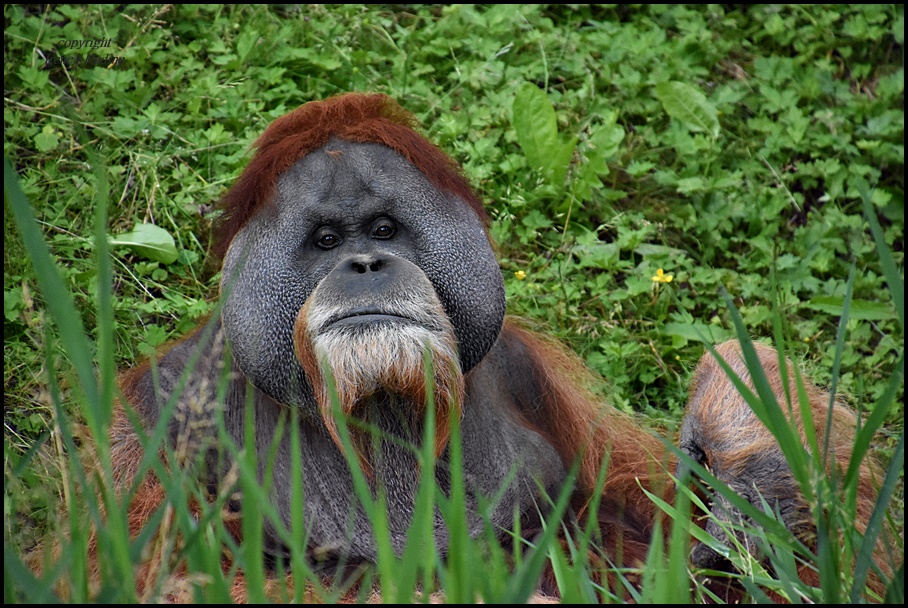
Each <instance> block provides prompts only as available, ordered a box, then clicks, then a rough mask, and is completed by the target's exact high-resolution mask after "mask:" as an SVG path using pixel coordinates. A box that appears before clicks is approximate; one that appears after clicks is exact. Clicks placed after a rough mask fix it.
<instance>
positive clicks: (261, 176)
mask: <svg viewBox="0 0 908 608" xmlns="http://www.w3.org/2000/svg"><path fill="white" fill-rule="evenodd" d="M414 125H415V119H414V117H413V115H412V114H410V113H408V112H406V111H405V110H403V109H402V108H400V107H399V106H398V105H397V104H396V103H395V102H394V101H393V100H391V99H390V98H389V97H387V96H385V95H362V94H347V95H340V96H337V97H333V98H331V99H328V100H325V101H322V102H312V103H308V104H305V105H303V106H301V107H300V108H298V109H297V110H295V111H293V112H291V113H290V114H288V115H286V116H284V117H282V118H279V119H277V120H276V121H275V122H274V123H272V124H271V126H269V127H268V128H267V129H266V131H265V132H264V133H263V135H262V136H261V137H260V138H259V139H258V140H257V142H256V143H255V147H256V149H257V150H256V153H255V155H254V157H253V159H252V161H251V162H250V163H249V165H248V167H247V168H246V169H245V171H244V172H243V174H242V175H241V177H240V178H239V180H238V181H237V182H236V184H235V185H234V186H233V188H231V189H230V191H229V192H228V193H227V194H226V195H225V197H224V200H223V208H224V216H223V218H222V220H221V224H220V227H219V240H218V242H217V243H216V244H215V252H216V253H218V254H220V255H223V253H224V252H225V251H226V249H227V247H228V246H229V244H230V242H231V240H232V239H233V237H234V236H235V235H236V234H237V232H238V231H239V230H240V229H241V228H242V227H243V226H244V225H245V224H246V222H247V221H248V220H249V219H250V218H251V217H252V216H253V215H254V214H255V213H257V212H258V211H259V210H260V209H261V208H262V206H264V205H266V204H268V202H269V201H270V200H271V199H272V198H273V195H274V190H275V186H276V182H277V179H278V177H279V176H280V175H281V174H282V173H283V172H284V171H286V170H287V169H289V168H290V167H291V166H292V165H293V164H294V163H296V162H297V161H298V160H300V159H301V158H303V157H305V156H306V155H307V154H309V153H310V152H312V151H314V150H316V149H318V148H320V147H322V146H324V145H325V144H326V143H327V142H328V140H329V139H330V138H331V137H339V138H342V139H345V140H348V141H353V142H372V143H377V144H381V145H384V146H387V147H389V148H391V149H393V150H395V151H397V152H398V153H400V154H401V155H402V156H404V157H405V158H406V159H407V160H408V161H409V162H410V163H412V164H413V165H414V166H415V167H417V168H418V169H419V170H420V171H421V172H422V173H423V174H424V175H425V176H426V177H427V178H428V179H429V180H430V181H431V183H432V184H433V185H435V187H437V188H438V189H440V190H442V191H444V192H448V193H450V194H452V195H455V196H456V197H458V198H459V199H461V200H463V201H464V202H465V203H466V204H467V205H469V206H470V207H471V208H472V209H473V210H474V211H475V212H476V213H477V215H478V216H479V217H480V218H481V219H482V220H483V221H484V222H487V220H488V216H487V215H486V212H485V211H484V209H483V206H482V203H481V202H480V200H479V199H478V197H477V196H476V195H475V194H474V193H473V192H472V190H471V188H470V186H469V184H468V182H467V180H466V179H465V178H464V177H463V176H462V175H461V173H460V170H459V168H458V166H457V165H456V164H455V163H454V162H453V161H452V160H451V159H450V158H449V157H447V156H446V155H445V154H444V153H443V152H442V151H441V150H439V149H438V148H437V147H435V146H434V145H433V144H431V143H430V142H428V141H427V140H426V139H425V138H423V137H422V136H420V135H419V134H418V133H417V132H416V131H414V130H413V127H414ZM301 332H302V329H301V328H299V327H298V328H296V335H295V341H296V342H297V345H298V346H299V345H300V344H302V343H303V342H304V335H303V333H301ZM502 339H513V340H516V341H518V342H519V343H521V344H523V345H524V346H525V347H526V349H527V353H528V361H526V362H523V361H521V362H520V363H521V364H526V365H529V366H530V374H529V376H530V377H531V378H532V379H533V380H534V381H535V382H538V384H539V386H540V394H539V395H536V396H534V398H538V400H539V403H537V404H535V405H537V406H538V407H537V408H536V409H535V411H534V412H524V413H523V416H524V417H525V418H526V423H527V424H528V425H529V426H532V427H533V428H534V429H536V430H538V431H539V432H540V433H542V434H543V435H544V436H546V437H547V438H548V439H549V440H550V441H551V443H552V445H553V446H554V447H555V449H556V450H557V452H558V453H559V455H560V456H561V458H562V460H563V461H564V462H565V463H566V464H568V465H570V464H571V463H572V462H573V461H574V459H575V458H580V461H581V466H580V472H579V480H578V490H579V492H578V494H577V495H578V497H579V499H578V500H579V502H577V503H575V505H574V506H575V509H576V510H577V511H578V512H579V513H580V514H583V512H584V511H585V510H586V501H587V500H588V498H589V497H590V496H591V493H592V491H593V490H594V489H595V485H596V479H597V476H598V473H599V470H600V467H601V466H602V462H603V460H604V459H606V458H607V459H608V476H607V479H606V483H605V488H604V492H603V502H602V507H601V508H600V509H599V512H598V513H596V514H594V515H593V516H594V517H597V518H598V519H599V520H600V521H601V522H602V523H603V524H604V526H603V529H604V530H606V531H607V533H606V536H605V538H603V539H602V540H603V543H604V545H605V546H606V548H607V549H608V550H609V552H610V556H611V557H612V558H617V561H618V563H620V564H625V565H627V566H634V565H637V564H639V563H640V562H642V561H643V560H644V559H645V557H646V552H647V550H648V546H649V531H650V529H651V527H652V526H653V524H654V522H655V521H656V520H657V518H658V517H659V516H660V514H659V512H658V511H657V509H656V507H655V506H654V504H653V503H652V502H651V501H650V500H649V498H648V497H647V496H646V495H645V493H644V492H643V489H642V488H645V489H647V490H649V491H651V492H653V493H655V494H657V495H660V496H662V497H664V498H665V499H666V500H671V499H672V495H673V488H672V487H671V485H670V484H668V483H667V479H668V477H667V475H666V473H665V471H666V469H667V468H669V467H670V468H671V469H673V468H674V467H673V464H672V463H669V462H667V460H668V458H667V455H666V450H665V448H664V445H663V443H662V441H661V440H660V439H658V438H657V437H655V436H654V435H652V434H650V433H649V432H647V431H645V430H644V429H642V428H641V427H640V426H639V425H637V424H636V423H635V421H634V420H633V419H632V418H630V417H629V416H626V415H623V414H621V413H619V412H617V411H614V410H611V409H607V408H604V407H603V406H601V405H600V403H599V402H598V400H596V399H594V398H592V397H591V396H590V395H588V394H587V393H586V392H585V391H584V390H583V389H582V388H580V387H582V386H583V385H585V384H586V377H587V374H588V372H586V370H585V368H584V367H583V365H582V363H581V362H580V361H579V359H578V358H577V357H576V356H575V355H573V354H570V353H567V352H565V350H564V349H563V348H562V347H560V346H557V345H555V344H554V343H552V342H550V341H547V340H545V339H543V338H541V337H539V336H538V335H536V334H533V333H532V332H529V331H527V330H524V329H521V328H519V327H517V326H515V325H514V324H513V323H511V322H507V323H506V324H505V326H504V329H503V330H502ZM299 351H300V352H299V353H298V354H299V355H300V358H301V360H302V361H303V363H304V365H306V368H307V372H308V373H310V374H316V373H317V371H318V366H317V365H316V364H315V362H314V361H312V360H311V359H312V354H311V352H309V349H306V348H299ZM720 352H722V353H723V354H725V353H726V352H730V351H729V350H728V348H726V347H721V349H720ZM762 352H763V351H761V353H762ZM307 357H308V358H309V359H308V360H307ZM726 358H729V357H726ZM762 358H763V359H764V360H763V363H764V364H765V365H766V367H767V372H768V376H769V377H770V379H771V381H772V382H774V383H776V384H775V388H778V383H779V382H780V377H779V370H778V362H777V361H776V362H775V367H773V364H774V362H773V361H771V360H770V359H771V358H770V357H768V356H766V357H762ZM731 359H733V358H731ZM731 359H730V361H731ZM307 361H308V364H307ZM715 365H716V363H715V361H713V360H712V359H711V358H707V359H705V360H704V362H703V363H701V366H700V369H699V370H698V374H697V377H698V378H705V379H706V380H704V381H706V382H715V384H716V386H715V387H712V388H709V390H708V391H707V393H708V394H710V397H709V398H708V399H707V400H706V401H704V402H702V403H701V405H702V410H701V411H700V412H694V415H698V416H702V418H703V424H704V428H705V429H707V432H713V431H716V432H720V431H722V429H723V428H725V427H723V425H726V426H727V425H728V424H732V423H737V424H738V426H740V422H741V416H740V412H731V411H722V410H719V411H716V410H715V409H710V408H715V406H717V405H718V404H721V403H724V402H725V400H723V398H722V396H721V395H719V394H718V391H726V390H728V387H730V386H731V385H730V384H729V383H728V382H727V381H725V382H722V381H721V377H722V376H720V375H718V374H715V373H713V371H714V370H713V367H714V366H715ZM147 369H148V366H147V364H146V365H144V366H141V367H139V368H137V369H135V370H133V371H131V372H128V373H127V374H125V375H124V377H123V382H122V384H121V386H122V387H123V389H124V393H125V396H126V398H127V400H129V401H134V398H135V397H137V396H136V395H134V394H133V391H135V390H136V389H135V385H136V382H137V379H138V378H139V377H140V376H141V374H143V373H145V371H146V370H147ZM738 369H740V366H739V367H738ZM313 370H314V371H313ZM411 384H412V383H411ZM410 388H413V387H410ZM698 388H703V387H699V385H695V387H694V390H698ZM808 390H809V391H813V392H811V393H810V394H811V402H812V404H813V406H812V407H813V410H814V417H815V420H817V421H818V422H817V423H818V424H820V423H821V421H825V407H823V405H822V404H823V401H824V396H823V395H822V394H820V393H819V392H818V391H815V389H813V388H811V387H808ZM417 392H418V391H417ZM815 393H816V394H815ZM692 394H693V393H692ZM818 404H820V405H818ZM843 411H844V410H843ZM821 414H822V415H821ZM843 415H844V414H843ZM729 417H731V418H729ZM439 424H440V425H441V427H440V429H439V430H440V432H439V436H443V437H446V434H444V431H443V430H442V429H444V428H446V427H447V424H446V422H445V421H444V420H442V419H440V420H439ZM710 425H715V428H713V426H710ZM853 425H854V418H849V417H848V415H844V417H843V418H841V419H839V418H837V419H836V422H834V424H833V428H834V432H835V433H836V435H835V437H834V438H833V443H832V445H833V454H834V455H835V457H836V459H837V461H838V462H847V458H848V457H849V456H850V443H849V442H850V441H851V440H852V438H853ZM819 428H820V427H819V426H818V429H819ZM761 429H762V425H761V424H759V423H751V424H748V425H747V428H746V429H744V430H745V431H747V433H750V434H752V435H753V436H754V437H755V438H756V439H755V440H754V441H753V442H751V443H749V444H746V445H744V444H739V445H737V447H735V450H737V451H735V452H734V453H732V452H729V454H728V455H727V457H728V458H729V459H732V460H734V459H744V458H747V457H749V456H751V455H753V453H754V452H757V451H760V450H766V449H775V444H774V440H773V439H772V438H771V436H770V435H768V433H766V432H765V429H762V430H761ZM821 436H822V435H821ZM111 437H112V443H113V445H114V448H113V468H114V470H115V471H116V472H117V478H118V479H117V480H118V482H119V483H120V484H121V485H128V483H129V482H131V481H132V480H133V478H134V476H135V474H136V473H137V471H136V466H137V464H138V463H139V462H140V460H141V458H140V456H139V455H140V453H141V446H140V445H139V442H138V439H137V438H136V437H135V431H134V430H133V428H132V425H131V424H130V423H129V421H128V420H127V419H126V417H125V415H124V414H123V412H122V411H118V414H117V418H116V420H115V422H114V424H113V427H112V429H111ZM437 447H438V446H437ZM870 482H871V471H870V469H868V470H865V471H862V478H861V484H862V485H861V490H860V500H861V501H862V502H861V505H860V507H859V515H860V517H861V518H862V519H863V521H862V522H861V525H863V524H864V523H865V522H866V518H867V517H868V516H869V509H870V508H871V507H872V500H873V496H874V491H873V487H872V485H871V483H870ZM165 498H166V497H165V495H164V490H163V487H162V485H161V484H160V483H159V482H158V480H157V479H155V478H154V477H153V476H152V475H149V476H148V477H147V479H146V480H145V482H143V485H142V486H141V487H140V488H139V490H138V492H137V494H136V495H135V498H134V499H133V502H132V506H131V507H130V510H129V526H130V532H131V533H133V534H135V533H137V532H138V531H139V530H140V529H141V528H142V527H143V526H144V525H145V524H146V523H147V520H148V518H149V517H150V515H151V513H152V512H153V511H154V510H155V509H157V508H159V506H160V505H161V504H163V503H164V501H165ZM238 532H239V530H237V533H238ZM878 561H879V562H880V563H881V565H882V562H883V560H878ZM155 564H156V562H155V560H154V558H152V559H151V560H149V562H148V564H147V565H146V566H143V570H142V571H141V572H139V573H138V579H139V581H140V582H139V584H140V593H141V592H143V591H142V590H143V589H146V588H148V587H143V586H142V585H145V586H147V585H150V584H151V583H152V582H153V581H154V580H156V573H157V572H158V568H160V567H164V566H166V565H164V564H160V563H157V565H155ZM178 575H179V572H178V573H177V575H176V578H179V576H178ZM289 583H290V582H289V581H284V580H276V581H274V586H273V587H272V588H271V589H272V590H275V589H278V588H286V585H288V584H289ZM180 584H182V585H183V586H182V587H180ZM269 584H270V583H269ZM175 585H176V586H175V587H174V591H173V592H172V593H170V594H169V595H165V597H167V598H168V599H170V600H172V601H188V600H190V599H191V595H190V592H189V591H188V580H187V579H186V577H185V576H183V577H182V583H179V582H176V583H175ZM232 591H233V594H234V597H235V598H237V599H244V595H245V594H244V591H245V585H244V581H243V580H242V576H241V575H238V576H237V578H236V581H235V584H234V587H233V590H232Z"/></svg>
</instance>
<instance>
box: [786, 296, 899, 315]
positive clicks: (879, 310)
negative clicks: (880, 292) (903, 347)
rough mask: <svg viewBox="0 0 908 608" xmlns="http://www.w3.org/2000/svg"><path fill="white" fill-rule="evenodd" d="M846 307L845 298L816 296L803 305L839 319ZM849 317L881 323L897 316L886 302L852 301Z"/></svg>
mask: <svg viewBox="0 0 908 608" xmlns="http://www.w3.org/2000/svg"><path fill="white" fill-rule="evenodd" d="M844 305H845V298H844V297H842V296H815V297H813V298H811V299H810V301H809V302H805V303H804V304H803V306H805V307H807V308H812V309H813V310H819V311H820V312H825V313H828V314H831V315H836V316H839V317H840V316H842V310H843V307H844ZM848 316H849V317H850V318H852V319H863V320H865V321H881V320H883V319H892V318H893V317H894V316H895V312H894V311H893V310H892V306H890V305H889V304H886V303H884V302H871V301H869V300H852V301H851V309H850V310H849V313H848Z"/></svg>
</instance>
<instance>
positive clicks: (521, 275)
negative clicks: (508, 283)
mask: <svg viewBox="0 0 908 608" xmlns="http://www.w3.org/2000/svg"><path fill="white" fill-rule="evenodd" d="M514 278H515V279H517V280H518V281H522V280H524V279H525V278H527V273H525V272H524V271H522V270H518V271H516V272H515V273H514Z"/></svg>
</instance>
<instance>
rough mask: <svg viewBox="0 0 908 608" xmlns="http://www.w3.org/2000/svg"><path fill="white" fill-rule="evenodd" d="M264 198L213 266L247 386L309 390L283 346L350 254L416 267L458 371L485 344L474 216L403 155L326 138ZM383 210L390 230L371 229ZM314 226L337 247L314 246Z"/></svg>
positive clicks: (486, 294)
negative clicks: (440, 315)
mask: <svg viewBox="0 0 908 608" xmlns="http://www.w3.org/2000/svg"><path fill="white" fill-rule="evenodd" d="M326 150H330V151H338V152H340V153H341V155H340V156H338V157H336V158H334V157H330V156H329V155H328V154H327V153H326ZM275 199H276V200H275V202H274V203H275V204H274V205H273V207H272V208H270V209H263V210H262V211H260V212H259V213H257V214H256V215H255V216H254V217H253V218H252V220H251V221H250V222H249V223H248V224H247V225H246V226H245V227H244V228H243V229H242V230H241V231H240V233H239V234H237V236H236V238H235V239H234V240H233V243H232V244H231V246H230V249H229V251H228V252H227V256H226V258H225V260H224V268H223V276H224V279H223V284H222V289H225V290H227V291H228V292H229V293H228V296H227V299H226V301H225V303H224V311H223V315H222V316H223V320H224V327H225V329H226V332H227V337H228V341H229V342H230V346H231V348H232V349H233V353H234V357H235V358H236V361H237V363H238V364H239V366H240V368H241V369H242V370H243V372H244V373H245V374H246V376H247V377H248V378H249V379H250V380H251V381H252V382H253V383H254V384H255V385H256V386H257V387H258V388H260V389H261V390H264V391H265V392H267V393H268V394H269V395H271V396H272V397H274V398H275V399H277V400H278V401H280V402H281V403H296V404H300V405H302V406H303V407H305V406H306V400H307V399H309V398H310V397H311V394H310V392H309V390H308V388H307V382H306V381H305V378H304V377H303V371H302V368H301V367H300V365H299V363H298V362H297V361H296V357H295V356H294V354H293V344H292V341H291V339H290V336H291V331H292V328H293V322H294V319H295V318H296V314H297V312H298V311H299V309H300V308H301V307H302V305H303V303H304V302H305V301H306V298H308V296H309V294H310V293H312V290H313V289H314V288H315V286H316V285H317V284H318V283H319V282H320V281H321V280H322V279H323V278H324V277H325V276H327V275H328V273H329V272H331V271H332V270H333V269H334V268H335V267H336V266H337V265H338V264H339V263H340V262H341V261H342V260H344V259H346V258H348V257H350V256H354V255H392V256H399V257H401V258H404V259H406V260H409V261H410V262H412V263H413V264H415V265H416V266H418V267H419V268H420V269H422V271H423V272H424V273H425V275H426V276H427V277H428V278H429V280H430V281H431V283H432V285H433V286H434V287H435V291H436V293H437V294H438V297H439V299H440V300H441V302H442V304H443V306H444V308H445V312H446V313H447V315H448V318H449V319H450V320H451V322H452V323H453V324H454V329H455V332H456V334H457V341H458V344H459V345H460V357H461V367H462V369H463V371H464V373H466V372H467V371H469V370H470V369H471V368H472V367H473V366H475V365H476V364H477V363H478V362H479V361H480V360H481V359H482V358H483V356H485V354H486V353H487V352H488V351H489V349H490V348H491V347H492V344H493V343H494V342H495V340H496V338H497V337H498V333H499V331H500V330H501V325H502V321H503V319H504V313H505V297H504V283H503V281H502V279H501V272H500V271H499V269H498V262H497V260H496V259H495V254H494V252H493V251H492V248H491V246H490V245H489V240H488V237H487V236H486V233H485V230H484V228H483V225H482V222H481V221H480V220H479V218H478V217H477V216H476V214H475V213H474V212H473V211H472V210H471V209H470V208H469V207H468V206H467V205H466V204H464V203H463V202H462V201H458V200H456V199H454V198H453V197H452V196H451V195H448V194H446V193H444V192H440V191H439V190H438V189H437V188H435V187H433V186H432V184H431V183H429V180H428V179H426V177H425V176H424V175H423V174H422V173H420V172H419V171H418V170H417V169H416V168H415V167H413V165H411V164H410V163H408V162H407V161H406V160H405V159H404V158H403V157H402V156H400V155H399V154H397V153H396V152H394V151H393V150H391V149H389V148H386V147H384V146H381V145H378V144H359V143H350V142H345V141H342V140H337V139H335V140H332V142H330V143H329V144H328V145H326V146H325V147H324V148H323V149H321V150H317V151H315V152H313V153H311V154H309V155H308V156H306V157H305V158H303V159H302V160H301V161H299V162H298V163H296V164H295V165H294V166H293V167H292V168H291V169H290V170H288V171H286V172H285V173H283V174H282V175H281V176H280V178H279V180H278V187H277V194H276V197H275ZM382 218H389V219H391V220H393V224H394V228H395V235H394V237H392V238H389V239H377V238H372V237H371V236H370V231H372V230H374V229H375V227H376V222H378V221H380V220H381V219H382ZM319 228H324V229H325V230H324V231H323V232H317V231H318V230H319ZM325 233H336V236H337V237H338V238H340V239H341V240H342V243H341V244H340V245H338V246H336V247H333V248H331V249H328V250H321V249H319V248H318V245H317V241H318V240H319V238H323V237H325ZM231 282H232V283H231Z"/></svg>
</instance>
